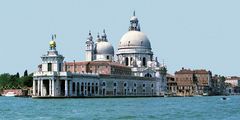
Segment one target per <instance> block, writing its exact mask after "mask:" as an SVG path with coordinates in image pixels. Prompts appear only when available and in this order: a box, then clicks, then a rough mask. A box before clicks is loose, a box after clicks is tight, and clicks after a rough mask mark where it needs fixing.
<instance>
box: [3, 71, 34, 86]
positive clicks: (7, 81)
mask: <svg viewBox="0 0 240 120" xmlns="http://www.w3.org/2000/svg"><path fill="white" fill-rule="evenodd" d="M32 81H33V73H31V74H28V71H27V70H25V71H24V74H23V76H21V77H20V75H19V73H18V72H17V73H16V74H13V75H11V74H9V73H3V74H1V75H0V90H4V89H21V88H26V87H32V84H33V83H32Z"/></svg>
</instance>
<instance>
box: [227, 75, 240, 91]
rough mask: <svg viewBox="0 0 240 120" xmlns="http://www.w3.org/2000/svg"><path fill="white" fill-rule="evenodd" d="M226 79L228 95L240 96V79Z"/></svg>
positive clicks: (233, 77) (232, 77)
mask: <svg viewBox="0 0 240 120" xmlns="http://www.w3.org/2000/svg"><path fill="white" fill-rule="evenodd" d="M225 79H226V80H225V85H226V94H240V77H237V76H230V77H226V78H225Z"/></svg>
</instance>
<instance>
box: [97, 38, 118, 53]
mask: <svg viewBox="0 0 240 120" xmlns="http://www.w3.org/2000/svg"><path fill="white" fill-rule="evenodd" d="M94 52H95V54H111V55H114V49H113V46H112V45H111V43H109V42H107V41H100V42H97V43H96V46H95V50H94Z"/></svg>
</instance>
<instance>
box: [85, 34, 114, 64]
mask: <svg viewBox="0 0 240 120" xmlns="http://www.w3.org/2000/svg"><path fill="white" fill-rule="evenodd" d="M92 39H93V38H92V36H91V33H89V38H88V39H87V41H86V61H113V60H114V48H113V46H112V44H111V43H110V42H108V39H107V34H106V32H105V30H103V33H102V35H101V38H100V36H99V34H98V35H97V39H96V42H95V44H94V41H93V40H92Z"/></svg>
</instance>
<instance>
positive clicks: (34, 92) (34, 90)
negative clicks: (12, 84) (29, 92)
mask: <svg viewBox="0 0 240 120" xmlns="http://www.w3.org/2000/svg"><path fill="white" fill-rule="evenodd" d="M35 95H36V80H35V79H33V96H35Z"/></svg>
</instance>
